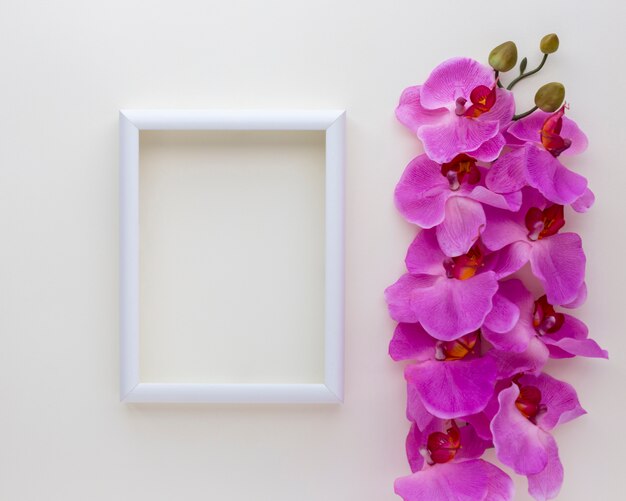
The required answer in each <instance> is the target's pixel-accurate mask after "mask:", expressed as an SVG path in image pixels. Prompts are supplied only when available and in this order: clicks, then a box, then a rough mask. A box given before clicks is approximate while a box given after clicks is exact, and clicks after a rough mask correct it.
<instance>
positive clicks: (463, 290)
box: [385, 229, 528, 341]
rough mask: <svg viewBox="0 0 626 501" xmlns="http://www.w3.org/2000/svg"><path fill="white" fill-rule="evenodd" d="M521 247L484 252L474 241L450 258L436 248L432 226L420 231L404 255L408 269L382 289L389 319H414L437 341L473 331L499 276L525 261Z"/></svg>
mask: <svg viewBox="0 0 626 501" xmlns="http://www.w3.org/2000/svg"><path fill="white" fill-rule="evenodd" d="M525 245H526V244H525V243H524V242H522V243H520V244H518V243H513V244H512V245H510V246H507V247H505V248H502V249H501V250H500V251H499V252H492V253H488V254H485V252H484V250H483V247H482V245H481V244H480V242H477V243H476V244H475V245H474V246H473V247H472V248H471V249H470V251H469V252H468V253H467V254H463V255H462V256H457V257H453V258H450V257H448V256H446V255H445V254H444V253H443V252H442V251H441V249H440V248H439V245H438V244H437V238H436V236H435V230H434V229H430V230H422V231H420V232H419V233H418V235H417V236H416V237H415V240H413V243H412V244H411V245H410V247H409V250H408V252H407V256H406V259H405V263H406V266H407V270H408V272H409V273H407V274H405V275H403V276H402V277H400V279H399V280H398V281H397V282H396V283H395V284H393V285H391V286H390V287H388V288H387V290H386V291H385V298H386V300H387V304H388V306H389V313H390V315H391V317H392V318H393V319H394V320H396V321H398V322H406V323H416V322H419V323H421V325H422V327H423V328H424V329H425V330H426V332H428V333H429V334H430V335H431V336H433V337H435V338H437V339H440V340H442V341H453V340H455V339H457V338H459V337H461V336H464V335H465V334H469V333H471V332H474V331H476V330H478V329H479V328H480V326H481V325H482V323H483V321H484V320H485V317H486V316H487V314H488V313H489V312H490V311H491V308H492V298H493V296H494V294H495V293H496V292H497V290H498V280H499V279H501V278H504V277H506V276H508V275H510V274H512V273H515V272H516V271H517V270H519V269H520V268H521V267H522V266H523V264H524V263H525V262H526V261H527V260H528V253H527V251H526V247H525ZM511 328H512V325H511Z"/></svg>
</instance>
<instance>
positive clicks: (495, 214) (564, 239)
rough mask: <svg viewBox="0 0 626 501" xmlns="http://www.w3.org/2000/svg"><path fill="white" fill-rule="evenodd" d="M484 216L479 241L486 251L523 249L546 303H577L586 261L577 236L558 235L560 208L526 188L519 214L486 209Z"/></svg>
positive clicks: (570, 234)
mask: <svg viewBox="0 0 626 501" xmlns="http://www.w3.org/2000/svg"><path fill="white" fill-rule="evenodd" d="M485 215H486V216H487V225H486V227H485V230H484V231H483V233H482V242H483V243H484V245H485V246H486V247H487V248H488V249H490V250H492V251H496V250H498V249H502V248H504V247H506V246H507V245H511V244H512V243H514V242H517V243H518V244H520V245H523V246H525V247H523V248H522V247H520V249H519V250H520V254H521V253H523V252H526V255H527V259H528V260H530V266H531V269H532V271H533V274H534V275H535V276H536V277H537V278H538V279H539V280H540V281H541V284H542V285H543V287H544V289H545V291H546V295H547V297H548V301H549V302H550V303H551V304H555V305H568V304H570V303H572V302H574V303H578V302H579V301H577V300H578V299H579V298H580V296H581V294H582V291H583V288H584V278H585V263H586V258H585V253H584V252H583V249H582V241H581V239H580V236H578V234H576V233H559V230H560V229H561V228H562V227H563V226H564V225H565V218H564V215H563V206H562V205H548V201H547V200H546V199H545V198H544V197H543V196H541V195H540V194H539V193H538V192H537V191H535V190H533V189H531V188H525V189H524V190H523V202H522V207H521V209H520V210H519V211H518V212H515V213H513V212H509V211H503V210H501V209H495V208H492V207H485ZM522 243H523V244H522ZM524 249H525V250H524Z"/></svg>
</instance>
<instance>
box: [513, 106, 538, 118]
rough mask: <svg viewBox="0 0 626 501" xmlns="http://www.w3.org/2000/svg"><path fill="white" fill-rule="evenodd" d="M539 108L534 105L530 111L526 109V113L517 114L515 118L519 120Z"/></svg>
mask: <svg viewBox="0 0 626 501" xmlns="http://www.w3.org/2000/svg"><path fill="white" fill-rule="evenodd" d="M536 109H537V106H533V107H532V108H531V109H529V110H528V111H525V112H524V113H520V114H519V115H515V116H514V117H513V120H519V119H520V118H524V117H527V116H528V115H530V114H531V113H532V112H533V111H535V110H536Z"/></svg>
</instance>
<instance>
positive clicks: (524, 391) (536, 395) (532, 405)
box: [515, 386, 544, 421]
mask: <svg viewBox="0 0 626 501" xmlns="http://www.w3.org/2000/svg"><path fill="white" fill-rule="evenodd" d="M515 407H517V409H518V410H519V411H520V412H521V413H522V415H523V416H524V417H525V418H527V419H530V420H531V421H532V420H534V419H535V418H536V417H537V414H539V412H541V411H542V410H543V408H544V406H543V405H541V391H540V390H539V388H537V387H536V386H522V387H520V389H519V397H517V400H515Z"/></svg>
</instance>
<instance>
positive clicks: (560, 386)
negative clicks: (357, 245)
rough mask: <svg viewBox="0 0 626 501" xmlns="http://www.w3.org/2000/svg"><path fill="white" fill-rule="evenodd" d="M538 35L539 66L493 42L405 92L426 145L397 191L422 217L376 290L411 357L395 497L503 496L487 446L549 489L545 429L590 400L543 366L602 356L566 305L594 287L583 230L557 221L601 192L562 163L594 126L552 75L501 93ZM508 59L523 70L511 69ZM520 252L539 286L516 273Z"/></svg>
mask: <svg viewBox="0 0 626 501" xmlns="http://www.w3.org/2000/svg"><path fill="white" fill-rule="evenodd" d="M539 46H540V49H541V52H542V53H543V59H542V61H541V63H540V64H539V66H537V67H536V68H534V69H532V70H527V68H526V67H527V59H526V58H524V59H523V60H522V61H521V62H520V63H519V64H518V62H517V47H516V45H515V43H514V42H512V41H508V42H504V43H502V44H500V45H498V46H497V47H495V48H494V49H493V50H492V51H491V53H490V55H489V65H490V66H491V68H488V67H486V66H483V65H481V64H480V63H478V62H476V61H474V60H472V59H467V58H455V59H450V60H448V61H445V62H444V63H442V64H440V65H439V66H437V67H436V68H435V69H434V70H433V72H432V73H431V75H430V76H429V77H428V79H427V80H426V81H425V82H424V84H423V85H418V86H415V87H409V88H407V89H405V90H404V92H403V93H402V96H401V98H400V103H399V105H398V107H397V108H396V117H397V118H398V120H399V121H400V122H401V123H402V124H404V125H405V126H406V127H407V128H409V129H410V130H411V131H413V132H414V133H415V134H416V135H417V137H418V138H419V139H420V140H421V141H422V143H423V147H424V154H422V155H420V156H418V157H416V158H414V159H413V160H412V161H411V162H410V163H409V164H408V165H407V167H406V169H405V170H404V173H403V175H402V178H401V179H400V181H399V182H398V184H397V186H396V189H395V197H394V199H395V204H396V207H397V209H398V211H399V212H400V213H401V214H402V215H403V216H404V218H405V219H406V220H407V221H409V222H410V223H413V224H415V225H417V226H419V227H420V228H422V229H421V231H420V232H419V233H418V234H417V236H416V237H415V239H414V240H413V242H412V243H411V245H410V246H409V249H408V251H407V254H406V258H405V264H406V268H407V272H406V273H405V274H404V275H402V276H401V277H400V278H399V279H398V280H397V281H396V282H395V283H394V284H393V285H391V286H390V287H388V288H387V289H386V291H385V299H386V301H387V306H388V308H389V314H390V316H391V317H392V318H393V319H394V320H396V321H397V322H398V324H397V326H396V329H395V331H394V334H393V338H392V340H391V342H390V343H389V355H390V356H391V358H392V359H393V360H395V361H409V363H408V364H406V365H405V367H404V376H405V379H406V382H407V386H406V387H407V400H406V416H407V419H408V420H409V421H410V422H411V430H410V432H409V435H408V437H407V441H406V452H407V456H408V460H409V464H410V466H411V471H412V472H413V473H412V474H411V475H409V476H406V477H402V478H398V479H397V480H396V482H395V492H396V494H398V495H399V496H401V497H402V498H403V499H404V501H426V500H428V501H508V500H511V499H512V497H513V484H512V481H511V479H510V478H509V477H508V476H507V475H506V474H505V473H504V472H503V471H501V470H500V469H499V468H497V467H496V466H495V465H493V464H491V463H488V462H486V461H484V460H482V459H481V456H482V455H483V454H484V452H485V451H486V450H487V449H489V448H495V453H496V457H497V458H498V460H499V461H500V462H501V463H503V464H504V465H506V466H508V467H509V468H511V469H512V470H513V471H515V472H516V473H518V474H521V475H524V476H526V477H527V480H528V491H529V493H530V494H531V496H532V497H533V498H534V499H535V500H536V501H547V500H549V499H553V498H554V497H556V496H557V495H558V493H559V491H560V488H561V484H562V482H563V467H562V465H561V462H560V459H559V451H558V447H557V444H556V442H555V440H554V438H553V437H552V435H551V432H552V430H553V429H554V428H555V427H556V426H557V425H558V424H561V423H566V422H568V421H570V420H572V419H574V418H576V417H578V416H580V415H582V414H584V413H585V411H584V410H583V409H582V407H581V406H580V403H579V402H578V397H577V395H576V392H575V391H574V389H573V388H572V387H571V386H570V385H568V384H567V383H564V382H561V381H558V380H556V379H554V378H552V377H550V376H548V375H546V374H545V373H544V372H543V371H544V369H545V367H546V364H547V363H548V361H549V360H550V359H551V358H552V359H562V358H571V357H575V356H584V357H593V358H608V354H607V352H606V351H605V350H603V349H602V348H601V347H600V346H599V345H598V344H597V343H596V342H595V341H594V340H593V339H590V338H589V331H588V329H587V326H586V325H585V324H584V323H583V322H581V321H580V320H578V319H577V318H575V317H574V316H572V315H569V314H567V313H564V312H563V311H561V308H577V307H578V306H580V305H582V304H583V303H584V302H585V300H586V298H587V287H586V285H585V267H586V257H585V253H584V252H583V249H582V241H581V238H580V236H579V235H578V234H577V233H572V232H565V231H562V229H563V227H564V226H565V208H564V207H565V206H570V207H571V208H572V209H573V210H575V211H577V212H585V211H587V210H588V209H589V208H591V206H592V205H593V203H594V194H593V193H592V192H591V190H590V189H589V188H588V187H587V180H586V179H585V178H584V177H583V176H581V175H579V174H577V173H575V172H572V171H571V170H569V169H568V168H567V167H566V166H565V165H563V164H562V163H561V159H562V157H566V156H568V155H576V154H578V153H581V152H583V151H584V150H585V149H586V147H587V137H586V136H585V134H584V133H583V132H582V131H581V130H580V129H579V128H578V126H577V125H576V123H574V122H573V121H572V120H570V119H569V118H568V117H566V116H565V112H566V109H567V106H565V105H563V106H561V103H562V102H563V99H564V97H563V96H564V91H565V89H564V86H563V85H561V84H559V83H558V82H552V83H549V84H546V85H544V86H542V87H541V88H540V89H539V90H538V91H537V93H536V94H535V104H536V106H535V107H534V108H533V109H532V110H529V111H527V112H522V113H519V114H516V115H514V113H515V105H514V102H513V97H512V94H511V93H510V92H509V90H510V89H513V87H514V86H515V85H516V84H517V83H518V82H520V81H521V80H523V79H525V78H526V77H529V76H531V75H533V74H535V73H537V72H538V71H539V70H541V68H542V67H543V66H544V64H545V62H546V60H547V58H548V55H551V54H553V53H554V52H555V51H556V50H557V49H558V47H559V40H558V37H557V36H556V34H554V33H552V34H549V35H546V36H545V37H544V38H543V39H542V40H541V42H540V44H539ZM516 67H518V68H519V75H516V76H514V77H510V76H509V75H505V74H506V73H507V72H508V71H510V70H511V69H513V68H516ZM500 75H503V76H504V79H505V80H506V81H507V82H508V85H507V87H506V90H505V89H504V88H503V83H502V82H500V81H499V80H498V79H499V77H500ZM559 107H560V108H559ZM538 108H539V109H541V110H547V111H536V110H537V109H538ZM533 110H535V111H533ZM489 164H491V165H489ZM568 210H569V209H568ZM527 263H529V265H530V266H529V268H530V270H531V271H532V273H533V274H534V276H535V277H536V278H537V281H538V282H539V283H540V284H539V283H537V284H533V285H534V286H537V287H538V286H539V285H541V288H542V289H543V290H542V291H541V292H539V293H537V294H535V293H534V292H530V291H529V289H528V288H527V287H526V285H525V284H524V282H523V281H522V280H520V279H518V278H511V277H510V275H512V274H513V273H516V272H517V271H518V270H520V269H521V268H522V267H524V266H525V265H526V264H527ZM524 276H525V274H524ZM533 290H534V288H533Z"/></svg>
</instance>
